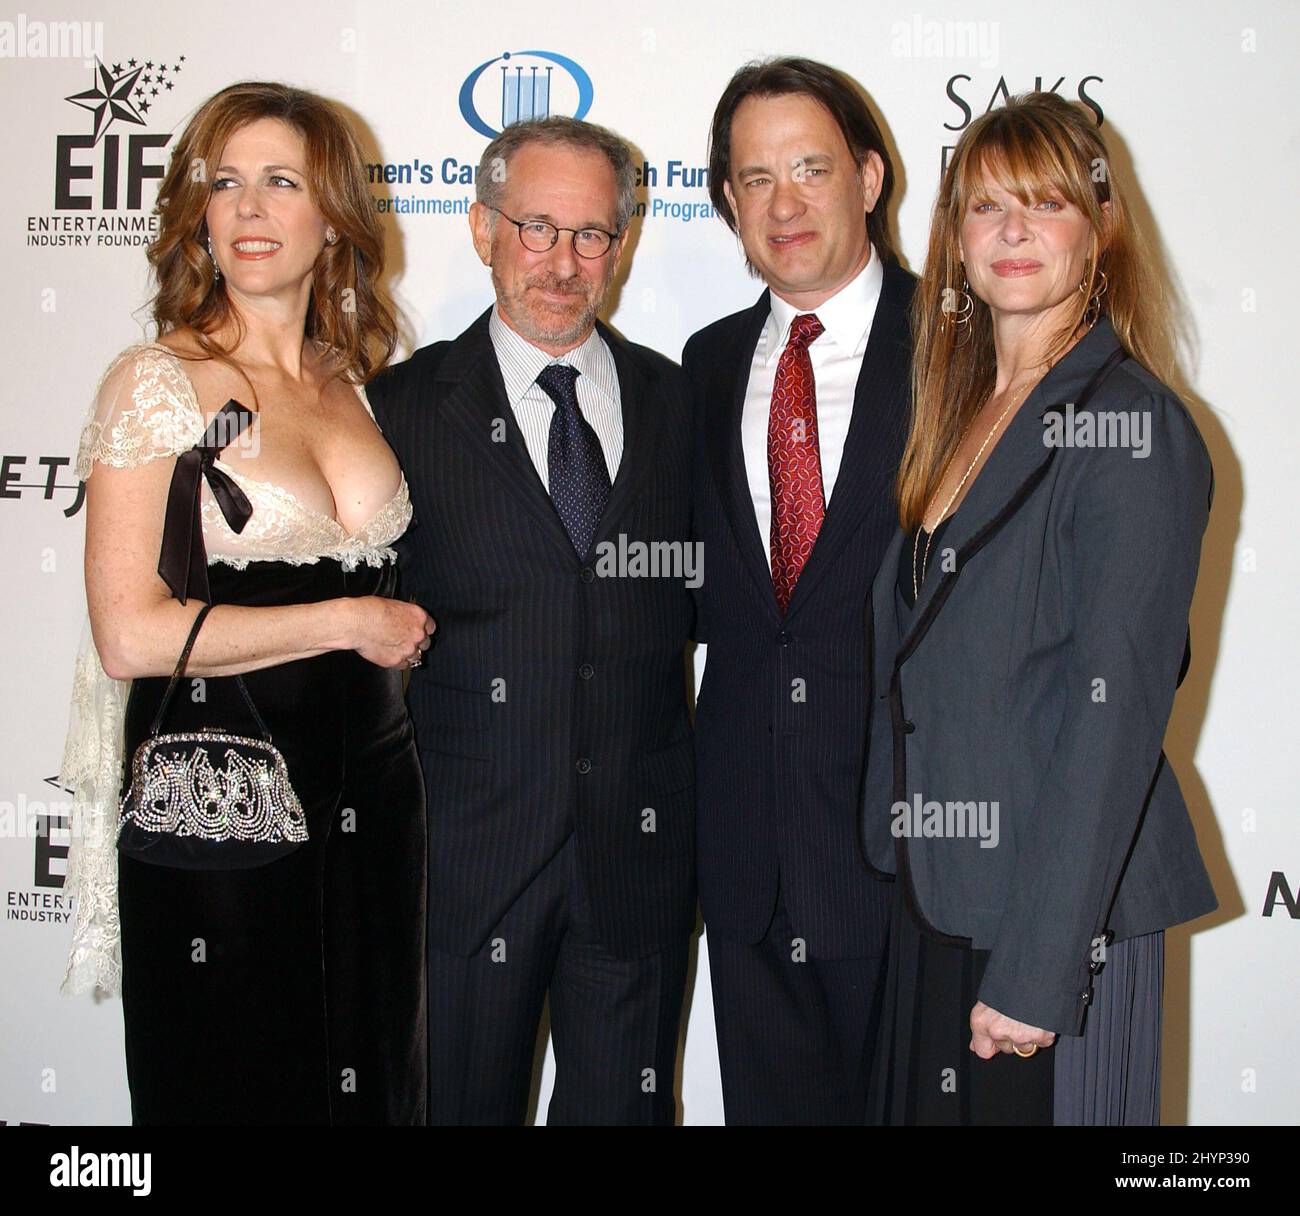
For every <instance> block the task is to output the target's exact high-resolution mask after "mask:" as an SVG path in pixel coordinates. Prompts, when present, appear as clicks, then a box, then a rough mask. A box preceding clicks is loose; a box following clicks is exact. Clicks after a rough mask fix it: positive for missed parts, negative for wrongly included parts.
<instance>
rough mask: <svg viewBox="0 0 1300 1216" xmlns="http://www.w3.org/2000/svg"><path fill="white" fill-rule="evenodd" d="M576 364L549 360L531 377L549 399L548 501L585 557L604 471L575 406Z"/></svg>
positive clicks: (605, 490)
mask: <svg viewBox="0 0 1300 1216" xmlns="http://www.w3.org/2000/svg"><path fill="white" fill-rule="evenodd" d="M577 379H578V369H577V368H576V367H570V366H569V365H568V364H567V363H552V364H551V365H550V366H549V367H544V368H542V370H541V373H540V374H539V375H538V377H537V383H538V384H539V385H540V386H541V388H542V391H543V392H544V393H545V394H546V395H547V396H548V397H549V398H550V399H551V400H552V401H554V402H555V413H554V414H552V415H551V431H550V435H549V437H548V440H547V448H546V473H547V482H548V485H549V487H550V491H551V501H552V502H554V503H555V509H556V511H557V512H559V516H560V519H561V520H562V521H563V523H564V528H565V531H566V532H568V534H569V539H570V540H571V541H572V542H573V547H574V549H576V550H577V552H578V556H579V557H580V558H581V557H586V556H587V550H588V549H590V548H591V538H592V537H593V536H594V535H595V534H596V524H597V523H598V522H599V521H600V516H601V513H602V512H603V511H604V510H605V503H606V502H607V501H608V500H609V487H610V482H609V470H608V469H607V468H606V467H605V454H604V453H603V452H602V451H601V448H600V440H599V439H598V438H597V437H596V432H595V431H593V430H592V429H591V426H590V424H589V423H588V422H587V420H586V419H585V418H583V416H582V411H581V410H580V409H579V408H578V391H577V389H576V388H575V387H574V383H575V381H576V380H577Z"/></svg>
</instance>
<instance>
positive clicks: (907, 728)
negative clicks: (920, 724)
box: [903, 718, 916, 735]
mask: <svg viewBox="0 0 1300 1216" xmlns="http://www.w3.org/2000/svg"><path fill="white" fill-rule="evenodd" d="M915 729H916V723H915V722H913V721H912V720H911V719H910V718H904V719H903V734H905V735H910V734H911V733H912V732H913V731H914V730H915Z"/></svg>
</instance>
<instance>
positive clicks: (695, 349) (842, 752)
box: [682, 263, 916, 958]
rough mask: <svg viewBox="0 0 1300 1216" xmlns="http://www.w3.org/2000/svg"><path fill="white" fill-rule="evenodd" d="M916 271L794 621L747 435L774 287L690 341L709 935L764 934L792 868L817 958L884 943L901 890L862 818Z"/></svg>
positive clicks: (891, 315)
mask: <svg viewBox="0 0 1300 1216" xmlns="http://www.w3.org/2000/svg"><path fill="white" fill-rule="evenodd" d="M915 282H916V280H915V279H914V278H913V276H912V275H910V274H909V273H908V272H907V271H905V270H903V269H902V268H901V267H900V266H898V265H897V264H894V263H886V264H885V266H884V283H883V286H882V289H881V297H880V301H879V303H878V305H877V308H876V314H875V319H874V321H873V322H872V327H871V335H870V337H869V339H868V341H867V348H866V352H865V354H864V356H863V360H862V370H861V373H860V374H859V377H858V384H857V392H856V394H855V397H854V403H853V416H852V420H851V423H850V426H849V431H848V436H847V438H846V440H845V445H844V455H843V459H842V462H841V464H840V469H839V473H838V475H837V478H836V482H835V487H834V490H833V492H832V495H831V501H830V503H829V505H828V507H827V511H826V515H825V518H824V520H823V522H822V528H821V531H820V533H819V534H818V537H817V542H816V544H815V545H814V546H813V551H812V554H811V556H810V557H809V559H808V562H807V564H806V565H805V567H804V569H803V571H802V573H801V574H800V577H799V581H798V583H797V584H796V586H795V589H794V593H793V595H792V597H791V599H790V604H789V608H788V610H787V612H786V615H785V617H784V619H782V617H781V614H780V611H779V610H778V608H777V604H776V597H775V594H774V592H773V590H772V577H771V573H770V571H769V569H768V564H767V560H766V558H765V557H764V553H765V552H766V550H767V548H768V543H769V541H768V538H767V537H765V536H760V535H759V532H758V524H757V521H756V518H755V515H754V507H753V503H752V500H751V499H750V495H749V486H748V482H747V481H746V478H745V463H744V456H743V454H742V451H741V440H740V420H741V413H742V407H743V405H744V400H745V389H746V386H747V384H748V380H749V371H750V364H751V362H752V360H753V356H754V348H755V346H756V344H757V342H758V338H759V334H760V332H761V331H762V327H763V325H764V323H765V322H766V320H767V316H768V313H769V311H770V296H769V294H768V293H766V292H765V293H764V294H763V296H762V297H761V298H760V299H759V301H758V303H757V304H755V305H754V307H753V308H751V309H749V310H747V311H745V312H741V313H736V314H735V315H734V316H730V317H726V318H724V319H723V320H721V321H718V322H716V323H715V324H713V325H710V326H709V327H708V328H707V329H703V330H701V331H700V332H699V333H697V334H696V335H695V336H694V337H692V338H691V340H690V341H689V342H688V343H687V345H686V351H685V353H684V355H683V356H682V364H683V367H684V368H685V371H686V374H687V377H688V378H689V379H690V381H691V385H692V388H693V390H694V393H695V403H696V423H697V435H696V450H695V531H696V535H697V537H698V538H699V539H700V540H701V541H702V542H703V544H704V563H705V576H704V583H703V587H702V588H701V589H700V592H699V593H698V595H697V602H698V605H699V618H698V621H697V627H696V628H697V636H698V637H699V639H700V640H701V641H703V642H706V643H707V644H708V657H707V662H706V664H705V669H704V681H703V684H702V686H701V688H700V696H699V702H698V705H697V708H696V720H695V738H696V793H697V797H696V821H697V845H696V850H697V856H698V864H699V882H700V904H701V907H702V909H703V912H704V919H705V923H706V925H707V926H708V930H709V932H710V933H715V934H720V935H723V936H726V937H728V938H731V939H733V940H737V941H740V942H746V943H754V942H757V941H758V940H760V939H761V938H762V937H763V935H764V933H765V932H766V930H767V926H768V923H769V922H770V920H771V918H772V912H773V909H774V907H775V904H776V897H777V887H778V882H779V883H780V887H781V890H782V892H783V894H784V899H785V901H786V905H787V907H788V908H789V910H790V916H791V919H792V921H793V924H794V928H795V931H796V932H797V933H798V934H800V935H801V936H802V937H803V938H804V940H805V941H806V943H807V947H808V951H809V953H810V955H812V956H814V957H822V958H865V957H869V956H873V955H879V954H881V953H882V952H883V949H884V938H885V929H886V925H887V922H888V912H887V908H888V898H889V894H890V892H889V888H888V886H887V885H886V884H883V883H880V882H878V881H876V880H874V879H873V878H872V876H871V875H870V873H869V872H868V871H867V869H866V867H865V865H864V863H863V860H862V857H861V849H860V846H859V842H858V828H857V806H858V792H859V785H860V781H861V775H862V761H863V754H864V750H865V736H866V715H867V703H868V699H867V696H866V680H867V674H866V661H865V659H866V646H865V642H864V638H863V629H862V613H863V605H864V603H865V602H866V598H867V594H868V591H869V590H870V587H871V580H872V579H873V578H874V576H875V573H876V567H877V566H878V565H879V564H880V557H881V554H882V553H883V552H884V550H885V546H886V545H887V544H888V543H889V539H890V537H891V536H892V535H893V533H894V531H895V529H896V528H897V526H898V517H897V512H896V510H895V507H894V499H893V484H894V477H895V474H896V473H897V470H898V462H899V457H900V455H901V453H902V449H903V443H904V440H905V438H906V434H907V424H908V403H909V395H908V394H909V389H908V383H909V381H908V377H909V374H910V363H911V343H910V339H909V333H908V307H909V305H910V303H911V298H912V291H913V287H914V285H915ZM800 680H801V681H803V683H802V685H796V683H795V681H800ZM800 690H801V691H800ZM800 696H802V699H799V698H800Z"/></svg>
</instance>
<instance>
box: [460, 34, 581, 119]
mask: <svg viewBox="0 0 1300 1216" xmlns="http://www.w3.org/2000/svg"><path fill="white" fill-rule="evenodd" d="M498 64H499V65H500V66H501V104H500V110H499V113H498V112H497V107H496V106H495V105H494V106H493V113H492V115H491V118H490V120H489V119H488V118H484V116H483V115H482V114H481V113H480V112H479V111H478V109H477V108H476V107H475V104H474V92H475V89H476V88H477V87H478V83H479V80H480V78H481V77H482V76H483V74H484V73H485V72H486V71H487V70H488V69H489V68H491V67H494V66H496V65H498ZM557 69H559V70H560V71H563V72H566V73H567V74H568V76H569V78H570V79H571V80H572V81H573V84H574V86H575V87H576V88H577V91H578V104H577V107H576V108H575V109H574V112H573V117H574V118H586V116H587V111H588V110H590V109H591V101H592V97H593V95H594V91H593V89H592V87H591V77H590V76H588V75H587V73H586V71H585V70H584V69H583V68H582V67H581V66H580V65H579V64H577V63H575V62H574V61H573V60H572V59H570V58H568V57H567V56H566V55H557V54H556V53H555V52H554V51H506V52H505V53H504V54H501V55H498V56H497V57H496V58H495V59H489V60H488V61H487V62H486V63H481V64H479V66H478V67H476V68H475V69H474V70H473V71H472V72H471V73H470V74H469V75H468V76H466V77H465V83H464V84H462V85H461V86H460V112H461V115H462V116H463V117H464V119H465V121H466V122H467V123H469V125H470V126H471V127H473V128H474V130H475V131H477V132H478V133H479V134H480V135H485V136H487V138H488V139H495V138H496V137H497V136H498V135H500V134H501V132H502V131H503V130H505V128H506V127H508V126H509V125H510V124H511V123H513V122H521V121H524V120H526V119H529V118H546V117H548V116H549V115H550V114H551V112H552V111H551V96H552V92H551V86H552V84H553V83H555V72H556V70H557ZM494 122H495V123H497V124H498V125H497V126H493V123H494Z"/></svg>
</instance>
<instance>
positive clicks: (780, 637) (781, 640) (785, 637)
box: [776, 629, 794, 646]
mask: <svg viewBox="0 0 1300 1216" xmlns="http://www.w3.org/2000/svg"><path fill="white" fill-rule="evenodd" d="M793 641H794V638H792V637H791V636H790V634H789V633H788V632H787V631H786V630H784V629H782V630H781V632H780V633H778V634H777V635H776V644H777V645H778V646H789V645H790V643H791V642H793Z"/></svg>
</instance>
